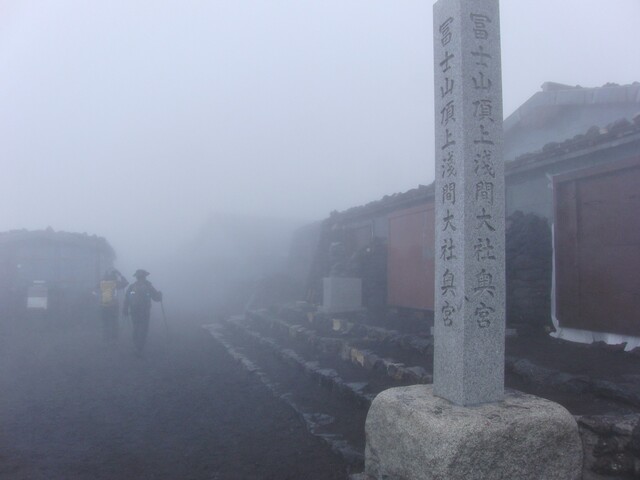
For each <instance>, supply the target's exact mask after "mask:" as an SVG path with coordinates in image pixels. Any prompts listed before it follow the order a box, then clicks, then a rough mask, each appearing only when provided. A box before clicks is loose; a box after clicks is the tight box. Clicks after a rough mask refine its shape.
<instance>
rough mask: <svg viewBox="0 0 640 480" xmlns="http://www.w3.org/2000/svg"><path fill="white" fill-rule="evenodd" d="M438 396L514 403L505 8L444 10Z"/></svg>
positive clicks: (462, 1)
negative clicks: (507, 349) (508, 351)
mask: <svg viewBox="0 0 640 480" xmlns="http://www.w3.org/2000/svg"><path fill="white" fill-rule="evenodd" d="M434 62H435V120H436V121H435V124H436V147H435V149H436V157H435V160H436V189H435V192H436V253H437V256H436V272H435V278H436V292H435V328H434V335H435V348H434V394H435V395H437V396H440V397H442V398H445V399H447V400H449V401H451V402H453V403H455V404H457V405H475V404H481V403H486V402H493V401H499V400H502V398H503V395H504V338H505V337H504V334H505V278H504V272H505V254H504V244H505V236H504V164H503V159H502V88H501V84H502V81H501V68H500V17H499V12H498V0H440V1H438V2H437V3H436V5H435V6H434Z"/></svg>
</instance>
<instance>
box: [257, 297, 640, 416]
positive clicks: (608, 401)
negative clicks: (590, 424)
mask: <svg viewBox="0 0 640 480" xmlns="http://www.w3.org/2000/svg"><path fill="white" fill-rule="evenodd" d="M305 313H306V314H305ZM249 316H250V318H251V319H252V320H254V322H255V325H256V326H257V327H259V326H260V324H262V326H263V327H265V328H267V329H269V330H270V331H273V332H277V333H278V334H279V335H283V336H286V335H288V336H289V337H291V338H295V339H298V340H300V341H303V342H306V343H308V344H309V345H310V346H313V347H315V348H318V349H320V350H321V351H323V352H325V353H332V354H335V355H337V356H339V357H340V358H342V359H343V360H347V361H351V362H352V363H353V364H355V365H358V366H360V367H362V368H364V369H366V370H368V371H371V372H373V373H380V372H383V373H385V374H386V375H388V376H389V377H390V378H393V379H394V380H398V381H402V382H407V383H431V382H432V355H433V337H427V338H424V337H420V336H416V335H413V334H407V333H401V332H398V331H395V330H389V329H385V328H381V327H372V326H370V325H365V324H362V323H358V322H354V321H350V320H345V319H342V318H335V317H331V316H326V315H323V314H316V313H314V312H311V311H307V312H304V311H300V310H299V309H298V310H297V309H295V308H291V307H286V306H285V307H283V308H282V309H281V310H280V311H279V312H278V315H277V316H276V315H275V314H274V313H272V312H269V311H267V310H260V311H255V312H249ZM327 334H329V335H331V336H325V335H327ZM363 345H364V346H363ZM407 362H415V363H414V364H413V366H411V367H407V366H406V363H407ZM505 373H506V383H507V386H511V387H512V388H519V389H521V390H523V391H525V392H527V393H532V394H536V395H540V396H543V397H545V398H549V399H551V400H554V401H560V403H563V402H564V403H566V405H565V406H567V408H569V410H572V408H571V405H572V404H574V403H577V402H576V401H575V400H574V399H572V398H570V397H571V396H575V397H584V395H589V396H591V397H593V398H594V400H595V401H596V402H597V403H598V404H599V406H598V408H599V409H600V410H602V411H606V410H607V409H609V410H610V411H611V412H617V413H621V414H630V413H635V412H638V411H640V376H637V377H634V378H630V377H631V376H627V378H625V379H623V380H622V381H619V382H611V381H607V380H602V379H598V378H593V377H589V376H585V375H576V374H570V373H566V372H562V371H560V370H557V369H550V368H545V367H542V366H538V365H536V364H535V363H533V362H532V361H531V360H529V359H526V358H520V357H516V356H507V357H506V358H505ZM579 413H582V412H579Z"/></svg>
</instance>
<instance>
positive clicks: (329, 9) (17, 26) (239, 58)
mask: <svg viewBox="0 0 640 480" xmlns="http://www.w3.org/2000/svg"><path fill="white" fill-rule="evenodd" d="M433 3H434V2H433V1H425V0H420V1H418V0H412V1H408V0H407V1H402V0H395V1H390V0H322V1H321V0H317V1H301V0H261V1H258V0H255V1H241V0H217V1H216V0H211V1H188V0H180V1H177V0H176V1H167V0H149V1H135V0H104V1H98V0H93V1H87V0H75V1H73V0H56V1H29V0H0V160H1V162H2V175H1V176H0V202H1V204H2V206H3V208H2V215H0V231H4V230H8V229H13V228H44V227H46V226H48V225H51V226H52V227H53V228H54V229H61V230H71V231H80V232H82V231H86V232H90V233H97V234H100V235H105V236H107V237H108V238H109V239H110V240H111V241H112V243H114V245H115V246H116V248H117V249H129V250H128V252H127V253H126V254H127V255H134V254H136V252H139V251H141V250H142V249H144V248H145V247H146V246H148V245H149V244H150V243H158V242H157V240H154V239H155V238H158V237H161V238H162V239H163V240H162V242H161V243H163V245H165V246H166V245H169V244H172V243H173V244H177V243H179V242H182V241H184V240H186V239H188V238H190V237H192V236H193V235H194V232H195V231H196V230H197V228H198V227H199V225H201V224H202V223H204V220H205V218H206V216H207V215H208V213H209V212H225V213H242V214H252V215H273V216H278V217H296V218H301V219H309V220H315V219H320V218H323V217H325V216H327V214H328V213H329V211H331V210H334V209H337V210H343V209H345V208H348V207H351V206H355V205H359V204H363V203H366V202H368V201H370V200H374V199H377V198H379V197H381V196H383V195H385V194H388V193H394V192H398V191H405V190H408V189H410V188H413V187H415V186H416V185H418V184H420V183H422V184H427V183H430V182H431V181H432V180H433V168H434V166H433V153H432V150H433V146H432V137H433V119H432V117H433V112H432V110H433V101H432V96H433V74H432V69H433V67H432V42H431V35H432V5H433ZM501 16H502V47H503V90H504V96H505V102H504V104H505V114H506V115H508V114H509V113H511V112H512V111H513V110H514V109H515V108H517V107H518V106H519V105H520V104H521V103H522V102H524V101H525V100H526V99H527V98H529V97H530V96H531V95H533V94H534V93H535V92H537V91H538V90H539V88H540V85H541V84H542V83H543V82H545V81H556V82H562V83H567V84H572V85H575V84H580V85H582V86H601V85H603V84H604V83H606V82H616V83H620V84H625V83H631V82H633V81H640V57H639V56H638V53H637V46H638V45H640V28H638V25H639V24H640V1H638V0H610V1H607V2H604V1H602V0H598V1H595V0H502V2H501Z"/></svg>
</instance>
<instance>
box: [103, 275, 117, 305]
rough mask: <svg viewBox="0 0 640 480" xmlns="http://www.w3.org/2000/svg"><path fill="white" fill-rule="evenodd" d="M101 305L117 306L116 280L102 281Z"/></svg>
mask: <svg viewBox="0 0 640 480" xmlns="http://www.w3.org/2000/svg"><path fill="white" fill-rule="evenodd" d="M100 303H101V304H102V305H103V306H105V307H110V306H113V305H117V301H116V282H115V281H114V280H102V281H101V282H100Z"/></svg>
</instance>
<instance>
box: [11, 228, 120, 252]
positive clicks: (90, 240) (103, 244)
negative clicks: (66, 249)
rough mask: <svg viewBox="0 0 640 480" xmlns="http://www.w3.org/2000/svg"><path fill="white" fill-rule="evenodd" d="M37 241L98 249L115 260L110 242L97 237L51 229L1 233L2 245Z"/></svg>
mask: <svg viewBox="0 0 640 480" xmlns="http://www.w3.org/2000/svg"><path fill="white" fill-rule="evenodd" d="M37 240H45V241H49V242H54V243H61V244H67V245H76V246H79V247H86V248H92V249H97V250H99V251H100V252H101V253H104V254H106V255H109V256H110V257H112V258H115V251H114V250H113V248H112V247H111V245H110V244H109V242H107V240H106V239H105V238H103V237H98V236H97V235H88V234H87V233H73V232H56V231H54V230H53V229H52V228H51V227H49V228H47V229H45V230H10V231H8V232H0V245H11V244H16V243H24V242H31V241H37Z"/></svg>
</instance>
